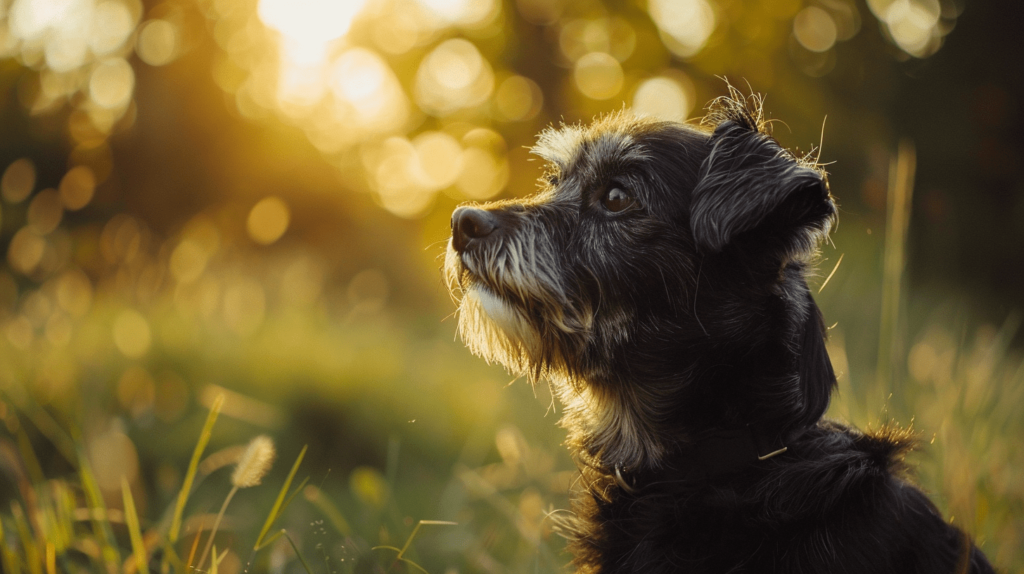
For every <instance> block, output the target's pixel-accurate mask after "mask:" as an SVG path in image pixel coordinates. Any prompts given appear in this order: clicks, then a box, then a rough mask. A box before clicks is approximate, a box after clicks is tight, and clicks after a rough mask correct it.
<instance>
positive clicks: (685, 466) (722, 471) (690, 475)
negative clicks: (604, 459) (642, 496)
mask: <svg viewBox="0 0 1024 574" xmlns="http://www.w3.org/2000/svg"><path fill="white" fill-rule="evenodd" d="M809 428H810V427H800V428H795V429H789V430H782V429H779V428H777V427H773V426H768V425H759V424H750V425H747V426H745V427H742V428H739V429H731V430H721V431H716V432H714V433H709V434H707V435H705V436H703V437H701V438H700V439H699V440H696V441H695V442H693V443H691V444H689V445H688V446H686V447H684V448H682V449H681V450H679V451H677V452H675V453H674V454H673V456H672V459H673V461H674V462H673V463H672V465H671V466H669V467H667V468H666V469H665V470H664V471H661V472H654V473H644V472H641V473H636V472H631V470H630V469H627V468H621V467H620V466H619V465H616V466H615V483H616V484H617V485H618V486H619V487H620V488H622V489H623V490H625V491H626V492H629V493H635V492H637V491H639V490H641V489H643V488H644V486H645V485H646V483H648V482H651V481H658V480H666V479H668V480H672V481H680V480H682V481H687V482H694V483H700V482H709V481H713V480H716V479H719V478H722V477H725V476H728V475H730V474H735V473H738V472H741V471H744V470H746V469H748V468H750V467H755V466H756V465H757V464H763V463H764V461H766V460H769V459H771V458H775V457H776V456H779V455H783V454H785V453H787V452H788V451H789V447H790V445H792V443H793V442H794V441H796V440H797V439H798V438H800V436H802V435H803V434H804V433H805V432H807V430H808V429H809ZM648 474H650V476H648Z"/></svg>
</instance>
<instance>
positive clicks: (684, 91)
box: [632, 74, 694, 121]
mask: <svg viewBox="0 0 1024 574" xmlns="http://www.w3.org/2000/svg"><path fill="white" fill-rule="evenodd" d="M674 75H676V76H679V75H681V74H674ZM683 79H685V78H683ZM692 92H693V87H692V86H691V85H687V84H684V83H683V81H681V80H680V79H677V78H674V77H670V76H667V75H666V76H658V77H655V78H650V79H647V80H644V81H643V82H641V83H640V85H639V86H637V88H636V92H635V93H634V94H633V108H632V109H633V111H634V112H636V113H639V114H643V115H647V116H651V117H655V118H660V119H663V120H672V121H682V120H685V119H686V118H687V117H688V116H689V114H690V110H692V109H693V103H694V102H693V94H692Z"/></svg>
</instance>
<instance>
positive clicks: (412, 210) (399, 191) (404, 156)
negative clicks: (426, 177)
mask: <svg viewBox="0 0 1024 574" xmlns="http://www.w3.org/2000/svg"><path fill="white" fill-rule="evenodd" d="M367 156H368V157H367V161H368V163H369V164H370V165H371V166H372V169H373V173H374V184H375V185H374V190H375V191H376V198H377V199H378V201H379V202H380V205H381V207H383V208H384V209H387V210H388V211H390V212H391V213H394V214H395V215H398V216H399V217H409V218H412V217H418V216H420V215H421V214H422V213H423V212H424V211H426V209H427V208H428V207H430V204H431V203H432V202H433V200H434V195H435V194H434V192H433V190H429V189H425V188H423V187H422V186H421V185H419V182H420V181H421V180H422V176H419V174H418V173H417V172H418V169H419V167H420V166H419V158H418V156H417V153H416V148H415V147H413V145H412V142H410V141H409V140H408V139H406V138H403V137H398V136H394V137H390V138H388V139H386V140H384V141H383V142H381V145H380V146H378V147H377V149H375V150H373V151H372V152H371V153H368V154H367Z"/></svg>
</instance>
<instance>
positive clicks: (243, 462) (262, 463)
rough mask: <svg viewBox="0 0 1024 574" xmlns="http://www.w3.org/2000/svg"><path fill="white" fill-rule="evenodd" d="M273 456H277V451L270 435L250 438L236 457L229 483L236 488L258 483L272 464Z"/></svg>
mask: <svg viewBox="0 0 1024 574" xmlns="http://www.w3.org/2000/svg"><path fill="white" fill-rule="evenodd" d="M275 456H277V452H276V451H275V450H274V441H273V440H271V439H270V437H268V436H266V435H260V436H258V437H256V438H254V439H252V440H251V441H249V446H247V447H246V448H245V452H243V453H242V456H241V457H239V459H238V465H237V466H236V467H235V472H234V474H232V475H231V484H232V485H233V486H235V487H238V488H249V487H250V486H256V485H258V484H259V483H260V481H261V480H263V476H264V475H265V474H267V471H269V470H270V466H271V465H272V464H274V457H275Z"/></svg>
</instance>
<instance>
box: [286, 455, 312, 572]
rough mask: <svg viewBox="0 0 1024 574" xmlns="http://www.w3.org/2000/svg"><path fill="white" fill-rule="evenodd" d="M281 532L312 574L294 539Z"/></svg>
mask: <svg viewBox="0 0 1024 574" xmlns="http://www.w3.org/2000/svg"><path fill="white" fill-rule="evenodd" d="M303 450H305V449H303ZM281 533H282V534H284V537H285V538H287V539H288V544H291V545H292V550H294V551H295V555H296V556H298V557H299V562H302V567H303V568H305V569H306V574H313V570H311V569H310V567H309V564H307V563H306V559H305V558H303V557H302V552H299V547H298V546H296V545H295V541H294V540H292V537H291V536H288V533H287V532H285V531H284V529H282V530H281Z"/></svg>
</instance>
